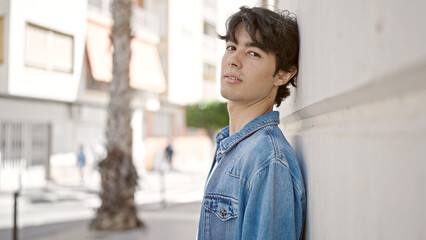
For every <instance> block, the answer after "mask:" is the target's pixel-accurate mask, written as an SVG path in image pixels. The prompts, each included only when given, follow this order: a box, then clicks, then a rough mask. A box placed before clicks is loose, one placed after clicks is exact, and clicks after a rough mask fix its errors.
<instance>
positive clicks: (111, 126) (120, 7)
mask: <svg viewBox="0 0 426 240" xmlns="http://www.w3.org/2000/svg"><path fill="white" fill-rule="evenodd" d="M131 7H132V2H131V0H113V1H112V3H111V9H112V16H113V20H114V25H113V28H112V32H111V36H110V37H111V41H112V44H113V46H114V54H113V77H112V82H111V86H110V102H109V105H108V120H107V129H106V133H105V135H106V139H107V150H108V155H107V157H106V158H105V159H104V160H102V161H101V162H100V163H99V168H100V173H101V184H102V192H101V194H100V197H101V200H102V204H101V206H100V207H99V208H98V210H97V213H96V218H95V219H94V220H93V222H92V223H91V227H92V228H94V229H98V230H126V229H132V228H136V227H140V226H143V223H142V222H141V221H140V220H139V219H138V217H137V210H136V207H135V202H134V193H135V190H136V185H137V179H138V175H137V172H136V169H135V167H134V165H133V163H132V130H131V127H130V118H131V109H130V100H131V92H130V87H129V63H130V54H131V52H130V41H131V31H130V14H131Z"/></svg>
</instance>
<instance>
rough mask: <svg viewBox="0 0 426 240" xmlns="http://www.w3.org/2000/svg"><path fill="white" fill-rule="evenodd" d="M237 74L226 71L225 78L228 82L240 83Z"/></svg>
mask: <svg viewBox="0 0 426 240" xmlns="http://www.w3.org/2000/svg"><path fill="white" fill-rule="evenodd" d="M238 76H239V75H238V74H235V73H227V74H225V80H226V81H227V82H229V83H240V82H242V80H241V79H240V78H238Z"/></svg>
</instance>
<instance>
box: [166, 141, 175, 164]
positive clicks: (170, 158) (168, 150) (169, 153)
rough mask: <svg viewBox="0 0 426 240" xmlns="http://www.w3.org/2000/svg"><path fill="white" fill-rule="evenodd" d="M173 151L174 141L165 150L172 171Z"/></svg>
mask: <svg viewBox="0 0 426 240" xmlns="http://www.w3.org/2000/svg"><path fill="white" fill-rule="evenodd" d="M173 151H174V150H173V145H172V141H169V143H168V144H167V147H166V150H165V154H166V159H167V163H168V164H169V167H170V169H172V161H173Z"/></svg>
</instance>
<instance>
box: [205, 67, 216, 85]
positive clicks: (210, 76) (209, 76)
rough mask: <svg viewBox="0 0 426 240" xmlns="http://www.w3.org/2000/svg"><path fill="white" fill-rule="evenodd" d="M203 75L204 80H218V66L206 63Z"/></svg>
mask: <svg viewBox="0 0 426 240" xmlns="http://www.w3.org/2000/svg"><path fill="white" fill-rule="evenodd" d="M203 77H204V80H207V81H216V66H215V65H212V64H209V63H204V65H203Z"/></svg>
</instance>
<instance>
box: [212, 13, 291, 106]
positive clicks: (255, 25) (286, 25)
mask: <svg viewBox="0 0 426 240" xmlns="http://www.w3.org/2000/svg"><path fill="white" fill-rule="evenodd" d="M241 24H243V25H244V26H245V29H246V31H247V33H248V34H249V35H250V37H251V39H252V40H253V42H254V43H255V44H256V46H257V47H259V48H260V49H262V50H263V51H265V52H267V53H273V54H275V56H276V67H275V72H274V76H275V75H276V74H277V73H278V71H279V70H283V71H285V72H291V71H293V70H297V69H298V68H299V63H298V62H299V29H298V27H297V19H296V16H295V15H294V14H292V13H290V12H289V11H287V10H285V11H282V12H279V13H278V12H274V11H271V10H268V9H266V8H259V7H254V8H248V7H246V6H243V7H240V11H239V12H237V13H235V14H233V15H231V16H230V17H229V18H228V20H227V21H226V29H227V30H226V35H223V36H222V35H219V34H218V36H219V38H220V39H222V40H225V41H232V42H235V43H237V41H236V38H235V32H236V31H237V30H238V27H239V26H240V25H241ZM296 77H297V72H296V75H294V77H292V78H291V79H290V80H289V81H288V82H287V83H286V84H284V85H282V86H280V87H279V88H278V91H277V96H276V97H275V103H276V104H277V107H279V106H280V104H281V101H282V100H283V99H285V98H286V97H288V96H289V95H290V89H289V84H291V85H293V86H294V87H296Z"/></svg>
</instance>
